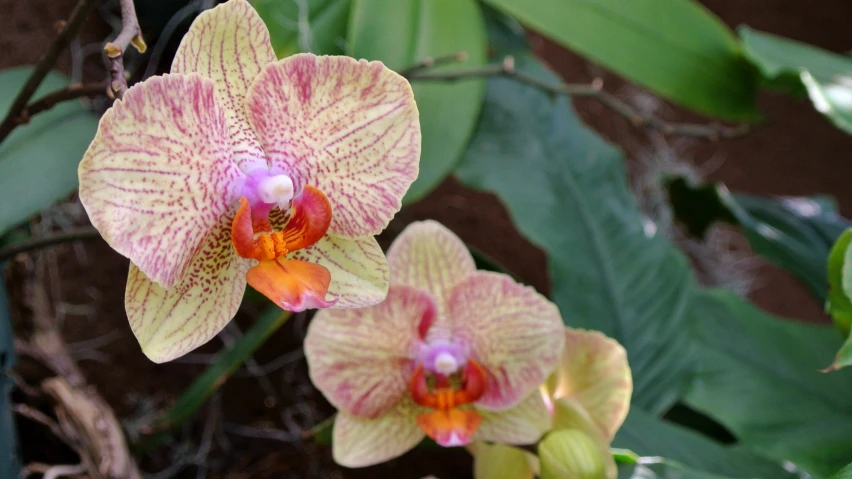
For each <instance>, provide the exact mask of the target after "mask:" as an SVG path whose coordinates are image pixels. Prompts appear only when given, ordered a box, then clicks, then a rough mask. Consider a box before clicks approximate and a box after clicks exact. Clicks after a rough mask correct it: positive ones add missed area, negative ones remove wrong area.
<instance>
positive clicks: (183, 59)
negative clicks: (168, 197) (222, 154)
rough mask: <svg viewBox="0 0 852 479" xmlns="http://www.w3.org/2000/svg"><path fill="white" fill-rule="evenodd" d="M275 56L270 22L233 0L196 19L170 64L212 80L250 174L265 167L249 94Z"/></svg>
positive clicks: (241, 163) (243, 0) (242, 164)
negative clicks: (252, 121) (251, 118)
mask: <svg viewBox="0 0 852 479" xmlns="http://www.w3.org/2000/svg"><path fill="white" fill-rule="evenodd" d="M275 60H276V58H275V52H274V51H273V50H272V44H271V43H270V41H269V30H267V28H266V24H264V23H263V20H261V18H260V16H259V15H258V14H257V12H256V11H255V10H254V8H252V6H251V5H250V4H249V3H248V2H247V1H246V0H230V1H228V2H225V3H223V4H221V5H219V6H217V7H214V8H211V9H210V10H207V11H205V12H203V13H201V15H199V16H198V17H197V18H196V19H195V21H193V22H192V25H191V26H190V27H189V31H188V32H187V33H186V35H184V37H183V39H182V40H181V42H180V46H179V47H178V49H177V53H175V58H174V61H173V62H172V70H171V71H172V73H198V74H200V75H202V76H204V77H207V78H209V79H211V80H213V83H214V84H215V86H216V95H217V97H218V99H219V101H220V103H221V105H222V106H223V107H224V109H225V116H226V118H227V121H228V128H229V131H230V139H231V143H232V145H233V148H234V159H235V160H236V162H237V164H238V165H239V166H240V168H241V169H242V170H243V171H246V172H248V171H251V170H252V169H255V168H259V167H263V168H266V167H267V162H266V155H264V153H263V149H262V148H261V147H260V143H259V142H258V141H257V138H255V136H254V133H253V132H252V130H251V126H249V124H248V120H247V119H246V109H245V98H246V92H247V91H248V89H249V86H250V85H251V83H252V81H254V79H255V77H256V76H257V75H258V74H259V73H260V71H261V69H262V68H263V66H264V65H266V64H267V63H270V62H274V61H275Z"/></svg>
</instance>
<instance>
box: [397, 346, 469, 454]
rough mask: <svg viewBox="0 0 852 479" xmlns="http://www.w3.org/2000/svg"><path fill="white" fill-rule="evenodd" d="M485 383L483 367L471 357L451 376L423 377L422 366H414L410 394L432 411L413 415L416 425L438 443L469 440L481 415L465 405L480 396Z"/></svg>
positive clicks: (448, 444) (425, 375)
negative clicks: (458, 371) (457, 372)
mask: <svg viewBox="0 0 852 479" xmlns="http://www.w3.org/2000/svg"><path fill="white" fill-rule="evenodd" d="M429 379H431V380H432V381H431V383H432V384H431V385H430V381H429ZM485 384H486V374H485V370H484V369H482V366H480V365H479V363H477V362H476V361H474V360H473V359H468V360H467V363H466V364H465V366H464V368H463V369H462V371H461V373H460V374H455V375H451V376H447V375H444V374H440V373H434V374H430V378H427V372H426V369H425V368H424V367H423V365H422V364H420V365H418V366H417V369H415V370H414V374H413V375H412V376H411V381H410V382H409V390H410V392H411V397H412V398H413V399H414V402H415V403H417V404H419V405H421V406H423V407H427V408H430V409H434V411H433V412H429V413H425V414H421V415H419V416H417V425H418V426H420V429H422V430H423V431H424V432H425V433H426V434H427V435H428V436H429V437H431V438H432V439H434V440H435V442H437V443H438V444H440V445H441V446H445V447H450V446H462V445H465V444H468V443H470V441H471V440H472V437H473V433H475V432H476V429H477V428H478V427H479V424H480V423H481V422H482V417H481V416H480V415H479V413H477V412H476V411H474V410H473V409H470V407H469V405H470V404H472V403H474V402H475V401H477V400H478V399H479V398H480V397H482V395H483V394H484V393H485Z"/></svg>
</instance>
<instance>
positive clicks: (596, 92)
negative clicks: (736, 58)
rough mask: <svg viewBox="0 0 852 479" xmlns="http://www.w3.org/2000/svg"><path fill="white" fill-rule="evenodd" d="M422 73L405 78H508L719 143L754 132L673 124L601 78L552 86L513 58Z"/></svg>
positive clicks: (645, 124)
mask: <svg viewBox="0 0 852 479" xmlns="http://www.w3.org/2000/svg"><path fill="white" fill-rule="evenodd" d="M420 70H422V68H420V69H415V70H414V71H413V72H411V73H408V74H407V75H404V76H406V77H407V78H408V79H410V80H412V81H419V80H433V81H457V80H461V79H465V78H480V77H488V76H504V77H507V78H511V79H514V80H517V81H519V82H522V83H526V84H528V85H531V86H534V87H536V88H538V89H540V90H543V91H546V92H549V93H552V94H554V95H570V96H575V97H585V98H592V99H594V100H597V101H599V102H600V103H601V104H603V105H604V106H606V107H608V108H609V109H611V110H613V111H614V112H616V113H618V114H619V115H621V116H623V117H624V118H626V119H627V120H629V121H630V122H631V123H632V124H633V125H634V126H636V127H648V128H653V129H655V130H658V131H659V132H661V133H662V134H664V135H673V136H692V137H697V138H706V139H708V140H711V141H717V140H720V139H730V138H737V137H740V136H743V135H745V134H746V133H749V132H750V131H751V126H750V125H747V124H743V125H738V126H733V127H730V126H725V125H722V124H719V123H711V124H708V125H703V124H696V123H670V122H667V121H665V120H663V119H661V118H658V117H656V116H654V115H653V114H651V113H643V112H641V111H639V110H637V109H636V108H634V107H632V106H630V105H628V104H627V103H625V102H623V101H622V100H619V99H618V98H617V97H616V96H615V95H613V94H611V93H607V92H606V91H604V89H603V80H601V79H600V78H597V79H595V80H594V81H592V82H591V83H589V84H585V83H583V84H571V83H560V84H552V83H548V82H545V81H542V80H539V79H538V78H536V77H535V76H533V75H531V74H529V73H526V72H523V71H519V70H517V69H516V68H515V60H514V58H513V57H511V56H507V57H505V58H504V59H503V62H502V63H500V64H491V65H485V66H482V67H476V68H467V69H463V70H457V71H447V72H421V71H420ZM405 71H408V70H405Z"/></svg>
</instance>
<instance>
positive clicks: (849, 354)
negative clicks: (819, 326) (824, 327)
mask: <svg viewBox="0 0 852 479" xmlns="http://www.w3.org/2000/svg"><path fill="white" fill-rule="evenodd" d="M850 244H852V229H848V230H846V231H844V232H843V234H842V235H840V238H838V239H837V242H836V243H835V244H834V246H833V247H832V248H831V253H830V254H829V255H828V283H829V293H828V302H827V304H826V309H827V310H828V312H829V314H831V317H832V318H833V319H834V324H835V325H836V326H837V327H838V328H839V329H840V331H841V332H842V333H843V334H844V335H846V337H847V338H846V342H845V343H843V346H841V347H840V350H839V351H838V352H837V355H836V356H835V358H834V362H833V363H832V364H831V366H830V367H829V370H835V369H840V368H842V367H845V366H849V365H852V248H850V247H849V246H850Z"/></svg>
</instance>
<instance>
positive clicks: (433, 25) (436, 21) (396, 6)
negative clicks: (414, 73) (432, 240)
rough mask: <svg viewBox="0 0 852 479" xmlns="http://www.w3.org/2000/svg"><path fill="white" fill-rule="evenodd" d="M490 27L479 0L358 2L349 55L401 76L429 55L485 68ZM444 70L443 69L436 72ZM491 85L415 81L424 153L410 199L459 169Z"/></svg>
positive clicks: (351, 24) (355, 1)
mask: <svg viewBox="0 0 852 479" xmlns="http://www.w3.org/2000/svg"><path fill="white" fill-rule="evenodd" d="M485 50H486V39H485V27H484V25H483V21H482V14H481V12H480V9H479V6H478V5H477V3H476V1H475V0H429V1H421V0H394V1H392V2H388V1H384V0H353V4H352V14H351V17H350V22H349V55H351V56H353V57H356V58H367V59H369V60H381V61H383V62H384V63H385V64H386V65H388V67H390V68H392V69H394V70H397V71H400V70H403V69H405V68H408V67H410V66H412V65H414V64H415V63H416V62H418V61H421V60H423V59H424V58H427V57H440V56H445V55H452V54H454V53H457V52H461V51H464V52H467V55H468V59H467V61H466V62H458V63H455V64H453V65H448V66H446V67H444V68H448V69H458V68H464V67H474V66H478V65H482V64H484V63H485ZM435 70H436V71H440V70H441V69H435ZM484 86H485V83H484V80H482V79H467V80H460V81H457V82H440V81H431V80H430V81H428V82H415V83H414V84H413V87H414V96H415V99H416V100H417V108H418V110H420V128H421V130H422V134H423V150H422V153H421V155H420V176H419V177H418V178H417V181H415V182H414V184H413V185H412V186H411V188H410V189H409V190H408V194H407V195H406V197H405V201H407V202H410V201H414V200H417V199H419V198H421V197H423V196H424V195H425V194H426V193H428V192H429V191H431V190H432V188H434V187H435V186H436V185H437V184H438V183H439V182H441V180H443V179H444V177H446V176H447V175H448V174H449V173H450V172H451V171H452V170H453V168H454V167H455V166H456V164H458V162H459V159H460V158H461V155H462V153H464V150H465V146H466V145H467V143H468V140H469V139H470V135H471V133H472V132H473V128H474V126H475V125H476V120H477V119H478V118H479V110H480V108H481V106H482V95H483V92H484Z"/></svg>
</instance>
